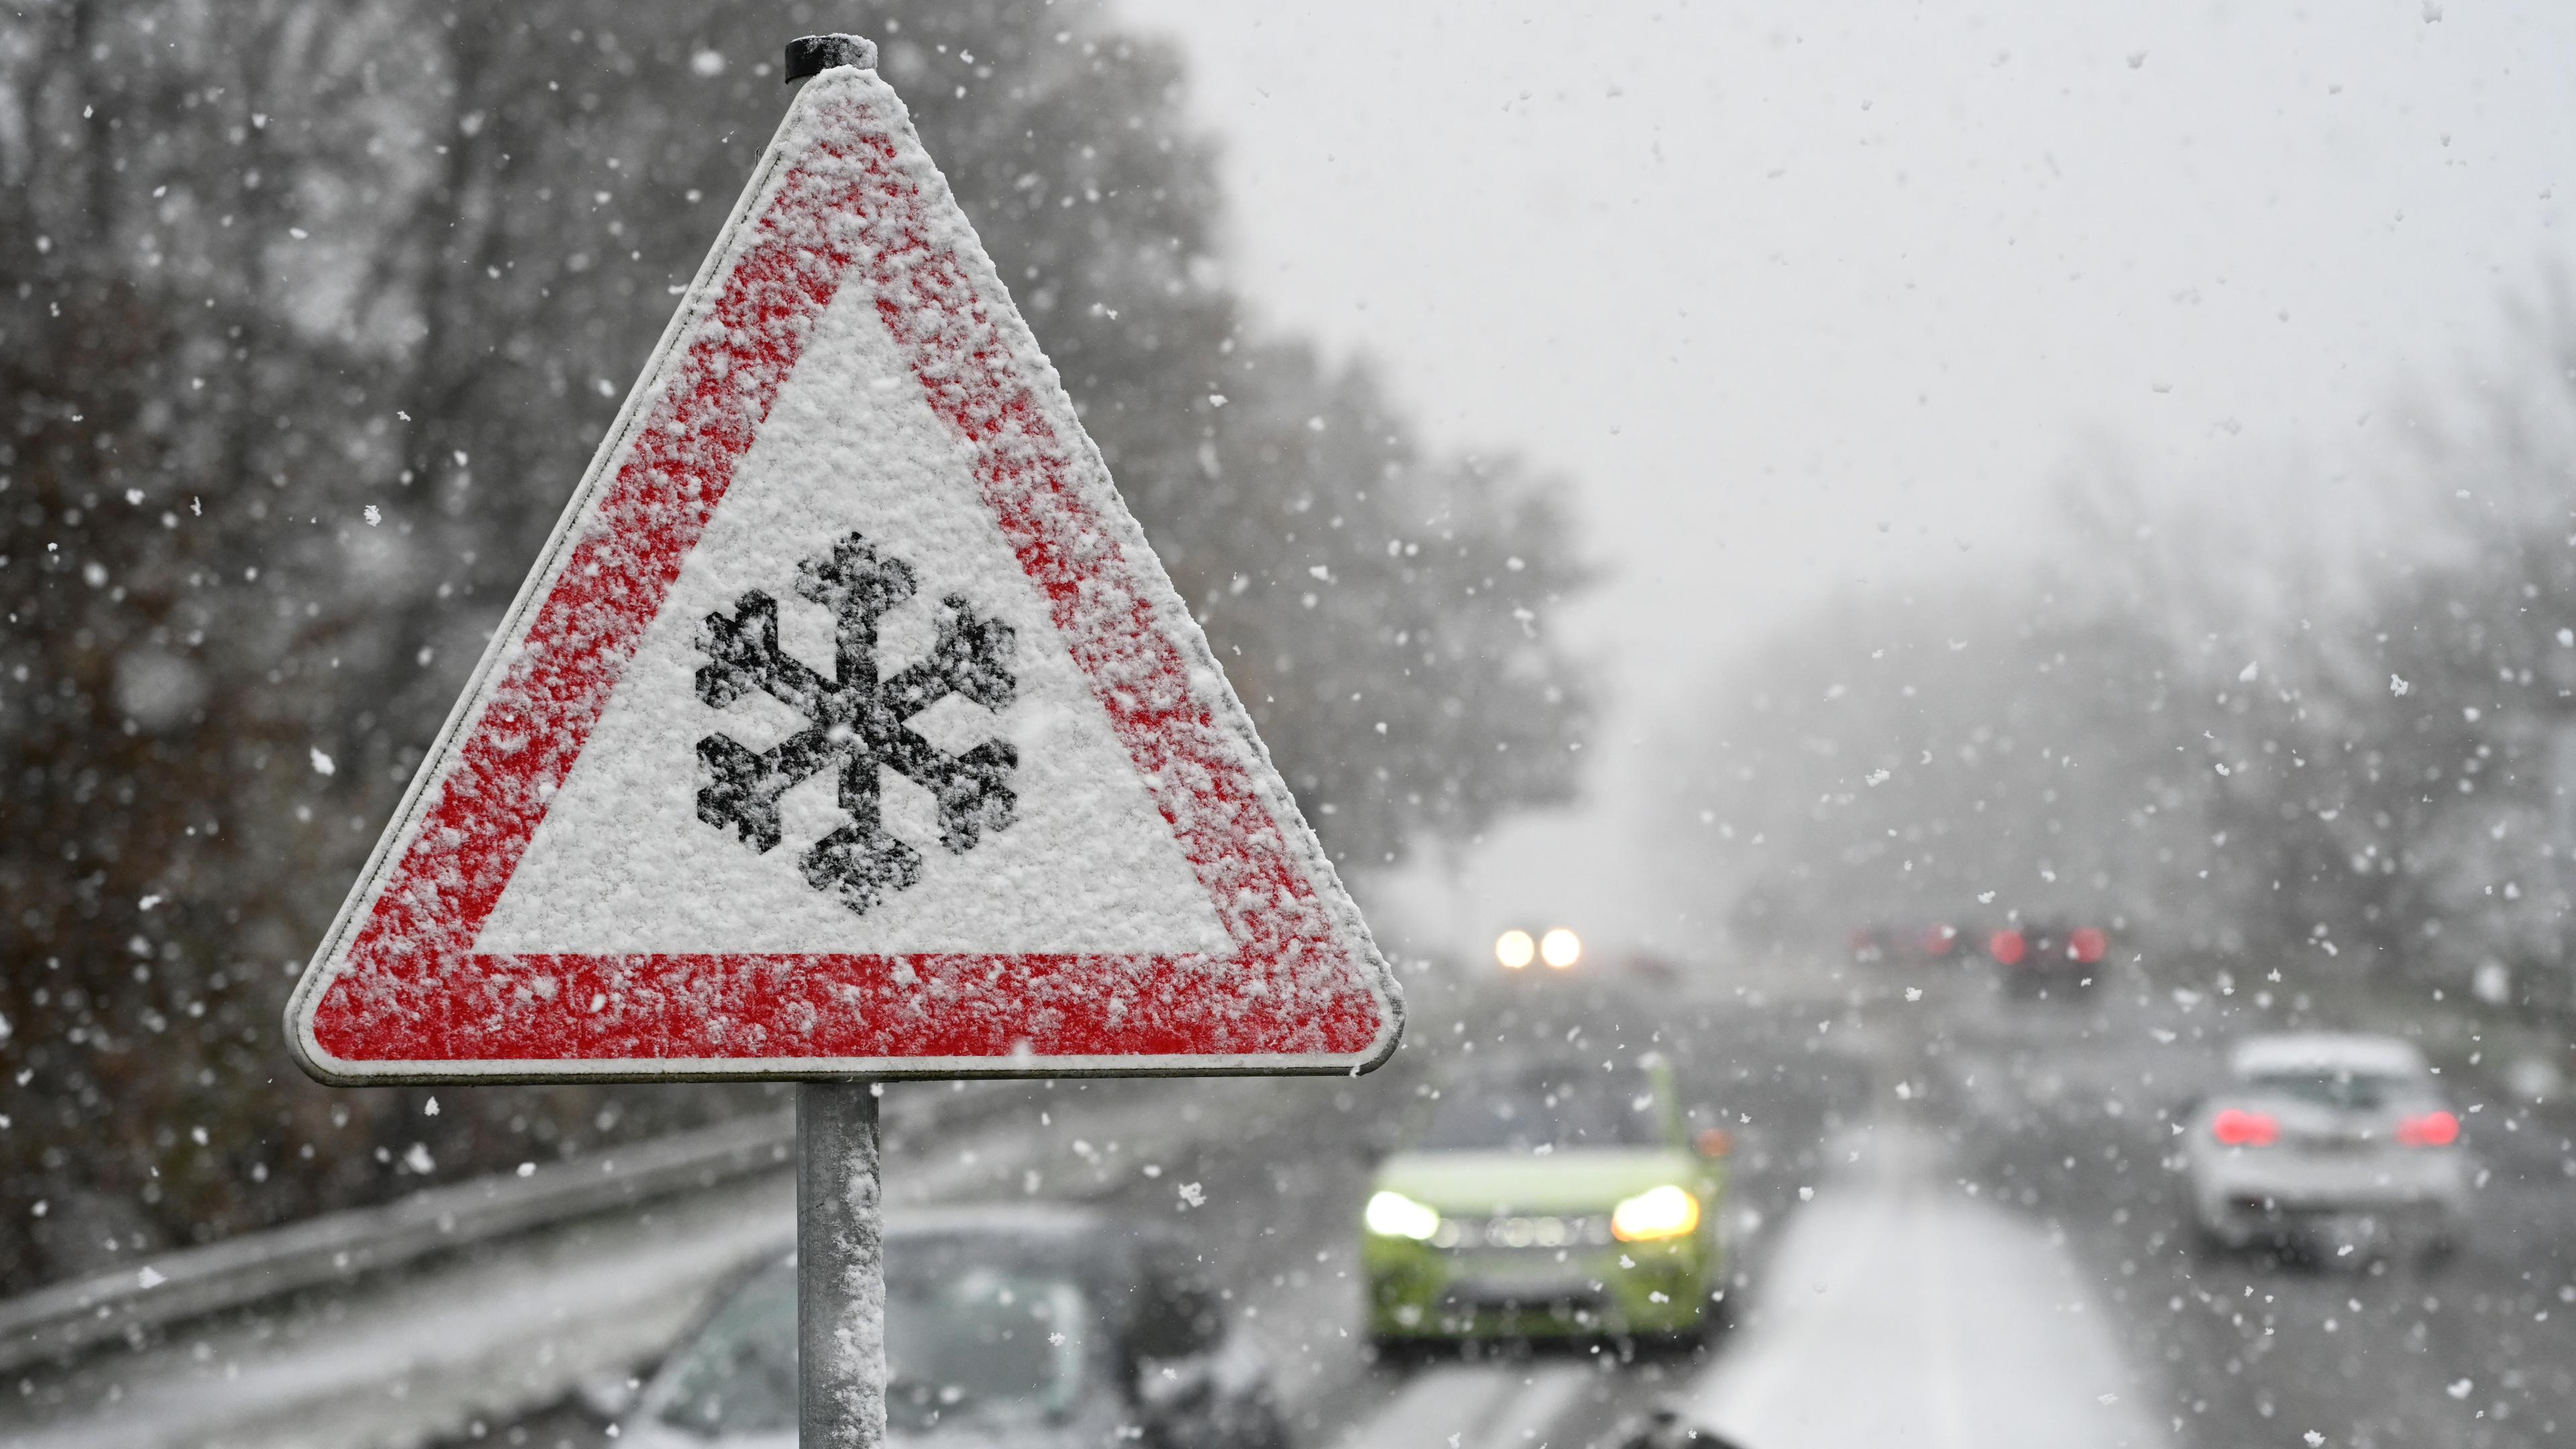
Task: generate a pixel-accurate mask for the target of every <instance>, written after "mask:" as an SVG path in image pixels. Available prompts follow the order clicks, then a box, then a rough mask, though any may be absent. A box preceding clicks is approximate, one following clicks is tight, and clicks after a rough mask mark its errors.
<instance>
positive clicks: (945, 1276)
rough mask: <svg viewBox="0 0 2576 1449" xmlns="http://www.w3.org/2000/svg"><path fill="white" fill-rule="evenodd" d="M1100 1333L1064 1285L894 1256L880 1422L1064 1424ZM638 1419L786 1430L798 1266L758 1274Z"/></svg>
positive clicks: (685, 1426)
mask: <svg viewBox="0 0 2576 1449" xmlns="http://www.w3.org/2000/svg"><path fill="white" fill-rule="evenodd" d="M925 1259H926V1261H924V1260H925ZM1097 1332H1098V1329H1097V1327H1096V1325H1095V1321H1094V1315H1093V1314H1092V1313H1091V1311H1090V1307H1089V1299H1088V1298H1087V1296H1086V1295H1085V1294H1084V1292H1083V1291H1082V1288H1081V1286H1080V1285H1079V1284H1077V1283H1075V1282H1074V1281H1073V1280H1072V1279H1071V1278H1070V1277H1069V1276H1066V1275H1064V1274H1061V1273H1052V1272H1042V1271H1031V1270H1026V1269H1021V1268H1015V1267H1010V1266H1003V1265H996V1264H993V1263H990V1262H977V1261H974V1258H973V1255H972V1254H971V1253H970V1252H967V1251H964V1250H963V1249H961V1248H958V1247H951V1248H949V1249H948V1250H945V1251H941V1250H937V1249H934V1250H933V1251H931V1252H929V1253H927V1254H913V1255H909V1256H908V1258H907V1259H898V1260H897V1261H896V1262H895V1263H892V1264H889V1267H888V1272H887V1282H886V1370H887V1393H886V1420H887V1422H888V1424H889V1425H891V1426H892V1427H893V1428H894V1429H896V1430H898V1431H902V1430H914V1431H920V1430H927V1429H931V1428H934V1427H936V1426H938V1425H941V1424H944V1423H974V1424H983V1425H990V1426H995V1427H1006V1426H1009V1425H1012V1424H1026V1423H1031V1422H1035V1421H1042V1420H1046V1419H1050V1418H1057V1417H1061V1416H1063V1415H1064V1414H1065V1413H1067V1412H1068V1411H1069V1410H1071V1409H1072V1408H1073V1406H1074V1405H1075V1403H1076V1402H1077V1401H1078V1400H1079V1399H1080V1397H1081V1395H1082V1392H1083V1389H1084V1387H1085V1384H1086V1378H1085V1374H1084V1364H1085V1359H1086V1355H1087V1353H1088V1352H1089V1350H1090V1348H1091V1347H1092V1345H1093V1343H1094V1342H1095V1341H1096V1335H1097ZM646 1409H647V1412H648V1414H649V1415H650V1416H651V1417H652V1418H653V1419H654V1420H655V1421H657V1422H659V1423H662V1424H665V1425H668V1426H670V1427H672V1428H676V1429H682V1430H687V1431H690V1432H693V1433H695V1434H699V1435H702V1436H705V1437H708V1438H716V1437H720V1436H724V1435H733V1434H762V1433H775V1432H778V1431H780V1430H785V1429H791V1428H793V1427H794V1426H795V1424H796V1270H795V1265H793V1264H792V1263H781V1264H777V1265H775V1266H773V1267H770V1268H767V1269H764V1270H763V1271H762V1272H761V1273H760V1274H759V1275H758V1276H756V1277H754V1278H753V1279H752V1280H751V1281H750V1282H749V1283H747V1284H745V1285H744V1286H743V1288H742V1289H741V1290H740V1291H739V1292H737V1293H736V1294H735V1295H734V1296H733V1297H732V1298H731V1299H730V1300H728V1301H727V1302H726V1303H725V1305H724V1307H723V1308H721V1309H719V1310H718V1311H717V1313H716V1314H715V1316H714V1317H713V1318H711V1319H709V1320H708V1322H707V1324H706V1327H705V1328H704V1329H702V1330H701V1331H700V1332H699V1334H698V1336H697V1338H696V1339H695V1340H693V1341H692V1342H691V1343H690V1344H689V1346H688V1347H687V1348H686V1349H685V1350H683V1351H682V1353H681V1354H680V1356H679V1357H678V1358H676V1359H675V1360H673V1362H672V1364H671V1366H670V1367H669V1368H668V1369H667V1370H666V1371H665V1372H664V1374H663V1376H662V1378H661V1380H660V1382H659V1383H657V1384H656V1385H655V1388H654V1390H653V1393H652V1396H651V1399H650V1400H649V1402H648V1403H647V1405H646Z"/></svg>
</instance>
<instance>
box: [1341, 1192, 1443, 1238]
mask: <svg viewBox="0 0 2576 1449" xmlns="http://www.w3.org/2000/svg"><path fill="white" fill-rule="evenodd" d="M1360 1218H1361V1221H1362V1222H1365V1223H1366V1224H1367V1225H1368V1230H1369V1231H1370V1232H1372V1233H1375V1234H1377V1235H1378V1236H1379V1237H1381V1238H1411V1239H1412V1240H1413V1241H1415V1242H1417V1243H1420V1242H1427V1241H1429V1240H1430V1237H1431V1235H1432V1234H1433V1233H1436V1232H1438V1231H1440V1210H1439V1209H1438V1208H1435V1207H1433V1206H1432V1205H1431V1204H1429V1203H1427V1202H1415V1201H1414V1200H1413V1199H1411V1198H1409V1197H1406V1196H1405V1195H1404V1194H1403V1193H1400V1192H1379V1193H1376V1194H1374V1195H1372V1196H1371V1197H1370V1198H1369V1200H1368V1210H1367V1211H1366V1212H1364V1213H1362V1214H1361V1215H1360Z"/></svg>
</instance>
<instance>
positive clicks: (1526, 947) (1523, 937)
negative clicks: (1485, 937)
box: [1494, 928, 1538, 971]
mask: <svg viewBox="0 0 2576 1449" xmlns="http://www.w3.org/2000/svg"><path fill="white" fill-rule="evenodd" d="M1537 955H1538V943H1537V942H1536V941H1533V940H1531V939H1530V933H1529V932H1527V931H1524V930H1520V929H1518V928H1514V929H1512V930H1509V931H1505V932H1504V933H1502V934H1501V935H1499V936H1496V937H1495V938H1494V959H1495V960H1497V961H1500V962H1501V963H1503V969H1504V970H1506V971H1518V970H1519V969H1521V968H1522V967H1524V966H1527V965H1528V964H1529V963H1530V961H1531V960H1532V959H1533V958H1535V957H1536V956H1537Z"/></svg>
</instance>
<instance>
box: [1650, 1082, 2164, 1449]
mask: <svg viewBox="0 0 2576 1449" xmlns="http://www.w3.org/2000/svg"><path fill="white" fill-rule="evenodd" d="M1850 1150H1852V1151H1856V1152H1858V1153H1859V1154H1860V1155H1861V1159H1862V1160H1861V1163H1860V1165H1859V1166H1858V1167H1857V1168H1856V1169H1855V1170H1854V1172H1853V1173H1852V1175H1851V1176H1850V1178H1848V1179H1847V1180H1846V1181H1844V1182H1843V1183H1841V1184H1839V1185H1836V1186H1833V1187H1829V1188H1828V1189H1826V1190H1825V1191H1824V1192H1823V1193H1821V1194H1820V1195H1819V1197H1818V1199H1817V1201H1816V1202H1815V1203H1814V1205H1813V1206H1811V1207H1809V1208H1808V1209H1807V1210H1806V1211H1805V1212H1803V1213H1801V1214H1799V1216H1798V1217H1797V1218H1796V1220H1795V1221H1794V1222H1792V1224H1791V1225H1790V1227H1789V1229H1788V1231H1787V1233H1786V1235H1785V1236H1784V1237H1783V1239H1782V1241H1781V1243H1780V1246H1779V1249H1778V1251H1777V1252H1776V1253H1775V1255H1774V1256H1773V1258H1772V1260H1771V1263H1770V1266H1769V1268H1768V1270H1767V1272H1766V1273H1765V1275H1764V1284H1763V1297H1762V1304H1763V1308H1762V1312H1761V1314H1760V1316H1759V1317H1758V1319H1757V1320H1756V1321H1755V1322H1754V1324H1753V1325H1751V1327H1750V1328H1749V1329H1748V1331H1747V1333H1746V1334H1745V1336H1744V1337H1743V1339H1742V1340H1741V1341H1739V1342H1738V1343H1736V1344H1734V1345H1733V1346H1732V1347H1731V1348H1730V1350H1729V1352H1728V1353H1727V1355H1726V1356H1725V1358H1724V1359H1723V1360H1722V1361H1721V1362H1720V1364H1719V1365H1718V1367H1717V1368H1716V1369H1714V1370H1713V1371H1712V1372H1711V1373H1710V1374H1709V1375H1708V1376H1707V1378H1706V1379H1705V1380H1704V1381H1703V1382H1702V1383H1701V1384H1700V1385H1699V1386H1697V1388H1696V1390H1695V1392H1694V1394H1693V1396H1692V1398H1693V1404H1692V1407H1693V1410H1694V1412H1695V1417H1696V1418H1697V1419H1699V1420H1700V1421H1703V1422H1706V1423H1708V1424H1709V1425H1711V1426H1712V1427H1714V1428H1717V1429H1718V1430H1720V1431H1721V1432H1723V1433H1725V1434H1727V1435H1728V1436H1729V1437H1731V1438H1733V1439H1735V1440H1737V1441H1738V1442H1740V1443H1742V1444H1745V1445H1748V1446H1768V1445H1783V1446H1786V1445H1794V1446H1798V1449H1843V1446H1853V1449H1859V1446H1871V1449H1886V1446H1898V1445H1921V1446H1924V1449H2062V1446H2066V1445H2076V1444H2081V1445H2088V1446H2098V1449H2114V1446H2125V1449H2151V1446H2161V1445H2162V1444H2164V1442H2165V1438H2164V1435H2163V1434H2162V1433H2160V1432H2159V1431H2158V1429H2157V1427H2156V1426H2155V1424H2154V1423H2153V1422H2151V1421H2150V1419H2149V1418H2148V1417H2147V1416H2146V1414H2144V1413H2143V1412H2142V1410H2141V1408H2140V1402H2141V1400H2140V1396H2139V1394H2138V1393H2137V1392H2136V1388H2135V1385H2134V1384H2133V1382H2132V1380H2131V1378H2130V1375H2129V1373H2128V1370H2127V1367H2126V1366H2125V1365H2124V1364H2123V1363H2122V1362H2121V1361H2120V1355H2119V1352H2118V1350H2117V1348H2116V1347H2115V1345H2114V1344H2113V1341H2112V1336H2111V1332H2110V1326H2109V1324H2108V1323H2107V1322H2106V1321H2105V1319H2104V1317H2103V1315H2102V1312H2101V1310H2100V1307H2099V1306H2098V1305H2097V1304H2095V1303H2094V1302H2093V1301H2092V1299H2091V1295H2090V1294H2089V1293H2088V1292H2087V1290H2086V1288H2085V1285H2084V1282H2083V1280H2082V1279H2081V1278H2080V1277H2079V1276H2078V1275H2077V1272H2076V1269H2075V1266H2074V1263H2073V1262H2072V1260H2071V1259H2070V1258H2069V1256H2068V1255H2067V1253H2066V1251H2065V1249H2064V1247H2063V1245H2062V1244H2058V1243H2054V1242H2051V1241H2050V1240H2049V1239H2048V1238H2047V1237H2046V1236H2044V1230H2043V1229H2042V1228H2041V1227H2039V1226H2038V1225H2037V1224H2036V1223H2034V1222H2033V1221H2031V1220H2030V1219H2027V1218H2021V1217H2016V1216H2013V1215H2010V1214H2007V1213H2005V1212H2003V1211H2001V1210H1999V1209H1996V1208H1994V1207H1991V1206H1988V1205H1987V1204H1985V1203H1983V1202H1981V1201H1978V1200H1975V1199H1971V1198H1969V1197H1968V1196H1966V1195H1965V1194H1964V1193H1962V1192H1961V1191H1959V1190H1958V1189H1957V1188H1956V1187H1955V1186H1948V1185H1944V1184H1940V1183H1938V1182H1936V1181H1935V1179H1934V1177H1933V1173H1932V1170H1931V1169H1932V1166H1933V1164H1934V1162H1935V1161H1936V1156H1935V1153H1934V1151H1933V1148H1932V1144H1930V1143H1928V1142H1926V1141H1925V1140H1924V1139H1923V1138H1921V1137H1919V1136H1917V1135H1914V1134H1913V1133H1911V1132H1910V1131H1908V1130H1907V1129H1904V1128H1899V1127H1892V1126H1882V1127H1880V1128H1878V1129H1876V1130H1874V1131H1871V1132H1868V1133H1866V1134H1861V1135H1860V1136H1859V1138H1858V1140H1856V1141H1855V1142H1854V1143H1853V1144H1852V1146H1851V1148H1850Z"/></svg>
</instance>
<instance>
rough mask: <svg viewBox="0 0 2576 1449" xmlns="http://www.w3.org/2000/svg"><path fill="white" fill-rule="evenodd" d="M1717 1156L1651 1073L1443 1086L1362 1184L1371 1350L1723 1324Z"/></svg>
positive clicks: (1557, 1074) (1639, 1069)
mask: <svg viewBox="0 0 2576 1449" xmlns="http://www.w3.org/2000/svg"><path fill="white" fill-rule="evenodd" d="M1723 1151H1724V1140H1723V1137H1722V1135H1721V1134H1718V1133H1716V1132H1713V1131H1712V1132H1710V1133H1707V1134H1703V1136H1702V1137H1701V1138H1699V1139H1696V1140H1694V1139H1692V1138H1690V1137H1688V1136H1686V1134H1685V1126H1684V1119H1683V1114H1682V1112H1681V1110H1680V1106H1679V1104H1678V1102H1677V1101H1676V1100H1675V1094H1674V1089H1673V1080H1672V1072H1671V1070H1670V1068H1669V1067H1668V1066H1666V1065H1665V1064H1664V1063H1662V1062H1661V1061H1658V1060H1654V1059H1648V1060H1647V1061H1645V1062H1643V1063H1641V1064H1639V1065H1637V1066H1635V1067H1627V1068H1618V1069H1610V1070H1605V1069H1604V1067H1603V1064H1602V1063H1601V1062H1600V1061H1599V1060H1598V1059H1597V1058H1596V1059H1593V1060H1589V1061H1563V1062H1549V1063H1538V1064H1528V1063H1523V1064H1517V1065H1510V1066H1505V1067H1501V1068H1498V1069H1490V1070H1484V1071H1478V1072H1474V1073H1471V1074H1468V1075H1463V1076H1459V1077H1456V1078H1453V1079H1452V1080H1450V1081H1449V1082H1447V1083H1446V1084H1445V1085H1443V1087H1442V1088H1441V1090H1440V1096H1439V1099H1438V1101H1437V1103H1436V1105H1435V1108H1434V1110H1433V1111H1432V1113H1431V1115H1430V1120H1429V1123H1428V1125H1427V1127H1426V1128H1425V1129H1424V1131H1423V1132H1422V1134H1421V1136H1420V1138H1419V1139H1418V1140H1417V1141H1416V1142H1415V1143H1414V1145H1413V1146H1412V1148H1411V1149H1410V1150H1408V1151H1404V1152H1400V1153H1398V1154H1396V1155H1395V1156H1393V1157H1390V1158H1388V1159H1387V1161H1386V1162H1385V1163H1384V1164H1382V1165H1381V1166H1380V1167H1379V1169H1378V1172H1377V1176H1376V1178H1375V1180H1374V1181H1373V1182H1372V1183H1371V1185H1370V1193H1369V1197H1368V1201H1367V1206H1366V1208H1365V1210H1364V1211H1363V1212H1362V1214H1361V1262H1362V1265H1363V1267H1364V1269H1365V1271H1366V1273H1367V1279H1368V1327H1369V1334H1370V1336H1371V1338H1372V1339H1373V1340H1375V1342H1376V1343H1377V1344H1378V1345H1379V1346H1380V1347H1382V1348H1397V1347H1402V1346H1405V1345H1409V1344H1419V1343H1423V1342H1426V1341H1438V1340H1456V1339H1473V1338H1544V1337H1569V1336H1586V1335H1610V1336H1621V1337H1625V1336H1632V1335H1657V1336H1668V1337H1696V1336H1697V1335H1699V1334H1701V1333H1703V1332H1704V1331H1705V1330H1706V1329H1708V1328H1709V1327H1711V1326H1713V1325H1714V1324H1716V1323H1717V1322H1719V1321H1720V1317H1721V1313H1722V1309H1721V1306H1720V1303H1719V1301H1718V1300H1719V1296H1720V1295H1721V1293H1722V1290H1723V1287H1724V1284H1725V1281H1726V1279H1725V1272H1726V1252H1725V1246H1724V1243H1723V1240H1722V1238H1721V1236H1720V1231H1719V1225H1720V1220H1721V1219H1722V1217H1723V1216H1724V1215H1723V1213H1722V1212H1721V1204H1722V1201H1723V1194H1724V1191H1725V1180H1726V1179H1725V1171H1724V1167H1723V1164H1722V1162H1721V1160H1720V1159H1721V1155H1722V1153H1723Z"/></svg>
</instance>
